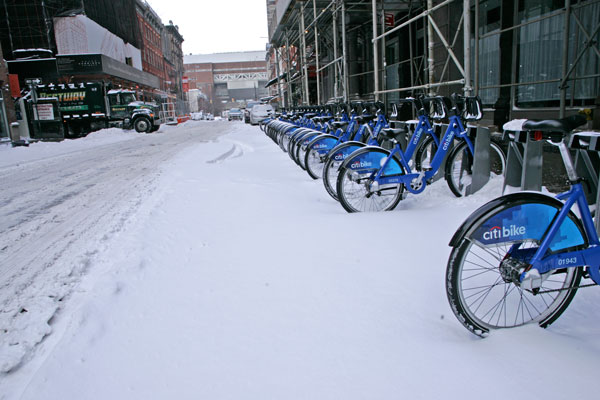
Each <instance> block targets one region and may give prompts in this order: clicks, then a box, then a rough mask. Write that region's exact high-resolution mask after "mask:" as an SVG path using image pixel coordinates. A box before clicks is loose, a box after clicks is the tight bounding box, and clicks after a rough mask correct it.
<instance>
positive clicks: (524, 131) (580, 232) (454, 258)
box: [446, 115, 600, 337]
mask: <svg viewBox="0 0 600 400" xmlns="http://www.w3.org/2000/svg"><path fill="white" fill-rule="evenodd" d="M513 122H515V121H513ZM520 123H521V124H522V126H521V127H518V128H519V129H514V127H511V128H510V129H513V130H514V132H515V133H516V134H517V136H521V137H522V136H523V135H529V136H530V139H531V140H546V141H548V142H550V143H551V144H553V145H555V146H557V147H558V149H559V151H560V154H561V157H562V160H563V162H564V165H565V168H566V171H567V176H568V179H569V183H570V185H571V186H570V189H569V190H568V191H566V192H564V193H560V194H558V195H556V197H552V196H548V195H545V194H541V193H537V192H519V193H512V194H508V195H504V196H501V197H499V198H497V199H494V200H492V201H490V202H488V203H487V204H485V205H484V206H482V207H481V208H479V209H478V210H476V211H475V212H474V213H473V214H472V215H471V216H469V217H468V218H467V220H466V221H465V222H464V223H463V224H462V225H461V226H460V227H459V228H458V230H457V231H456V233H455V234H454V236H453V237H452V240H451V241H450V246H452V252H451V254H450V257H449V260H448V265H447V269H446V293H447V296H448V301H449V303H450V306H451V308H452V311H453V312H454V314H455V315H456V317H457V318H458V320H459V321H460V322H461V323H462V324H463V325H464V326H465V327H466V328H467V329H468V330H469V331H471V332H472V333H474V334H476V335H478V336H482V337H483V336H486V335H487V334H488V333H489V332H490V331H491V330H494V329H502V328H512V327H517V326H521V325H524V324H529V323H535V324H539V325H540V326H541V327H547V326H548V325H550V324H552V323H553V322H554V321H556V319H557V318H558V317H559V316H560V315H561V314H562V313H563V312H564V311H565V309H566V308H567V307H568V306H569V303H570V302H571V300H572V299H573V296H575V293H576V292H577V290H578V289H579V288H581V287H586V286H595V285H598V284H600V241H599V239H598V234H597V233H596V229H595V226H594V221H593V219H592V215H591V213H590V209H589V205H588V202H587V200H586V196H585V194H584V189H583V187H582V179H581V178H579V177H578V176H577V173H576V172H575V167H574V165H573V161H572V159H571V154H570V153H569V148H568V147H574V148H577V146H574V145H573V144H574V143H576V142H577V143H582V144H583V146H582V147H579V148H585V143H588V145H589V142H590V141H591V140H590V136H592V135H595V136H596V137H595V139H596V140H597V139H598V136H599V135H598V133H590V132H584V133H572V131H573V130H574V129H575V128H577V127H579V126H581V125H583V124H584V123H585V118H584V117H582V116H580V115H574V116H571V117H567V118H564V119H559V120H545V121H532V120H528V121H525V122H524V123H523V121H521V122H520ZM507 129H509V127H508V125H505V130H507ZM586 135H587V138H586ZM513 139H514V136H513ZM520 141H523V140H522V139H521V140H520ZM569 141H570V142H569ZM568 143H571V145H570V146H567V144H568ZM575 205H577V209H578V211H579V215H577V214H576V213H574V212H573V210H574V207H575ZM582 278H586V279H587V278H589V279H591V281H592V282H591V283H586V284H582V282H581V281H582Z"/></svg>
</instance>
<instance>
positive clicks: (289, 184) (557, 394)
mask: <svg viewBox="0 0 600 400" xmlns="http://www.w3.org/2000/svg"><path fill="white" fill-rule="evenodd" d="M0 166H1V167H2V172H1V173H0V188H1V192H0V307H1V310H0V370H1V372H0V398H1V399H11V400H12V399H145V400H147V399H166V398H173V399H211V400H212V399H256V400H258V399H261V400H262V399H286V400H287V399H345V400H346V399H397V398H407V399H441V398H448V399H475V398H485V399H532V398H533V399H566V398H569V399H595V398H597V395H594V393H595V390H594V389H593V385H594V383H595V382H596V381H597V376H598V369H599V368H600V343H599V342H598V338H599V337H600V307H598V304H599V303H600V291H599V290H598V288H591V289H583V290H580V291H579V292H578V293H577V295H576V297H575V299H574V301H573V302H572V304H571V305H570V307H569V309H568V310H567V311H566V312H565V313H564V314H563V316H561V318H560V319H559V320H558V321H557V322H556V323H555V324H554V325H552V326H551V327H550V328H548V329H546V330H543V329H540V328H539V327H536V326H527V327H525V328H519V329H514V330H507V331H496V332H493V333H492V334H491V335H490V336H489V337H488V338H486V339H479V338H477V337H475V336H473V335H472V334H470V333H469V332H468V331H467V330H466V329H464V328H463V327H462V325H461V324H460V323H459V322H458V321H457V320H456V318H455V317H454V315H453V314H452V311H451V310H450V308H449V306H448V302H447V299H446V292H445V286H444V285H445V276H444V274H445V268H446V261H447V258H448V255H449V252H450V248H449V247H448V241H449V240H450V237H451V236H452V234H453V233H454V231H455V230H456V228H457V227H458V226H459V225H460V223H461V222H462V221H463V220H464V219H465V218H466V217H467V216H468V215H469V214H470V213H471V212H472V211H473V210H475V209H476V208H477V207H479V206H480V205H482V204H483V203H484V202H485V201H487V200H488V199H491V198H493V197H496V196H497V195H499V194H500V186H501V183H500V182H499V181H498V180H496V181H493V182H491V183H490V184H488V186H486V188H484V190H482V191H481V192H479V193H477V194H475V195H473V196H470V197H468V198H463V199H457V198H455V197H454V196H453V195H452V193H451V192H450V190H449V189H448V187H447V185H446V184H445V182H443V181H441V182H437V183H435V184H433V185H432V187H430V188H429V189H428V190H427V191H426V192H425V193H423V194H422V195H420V196H409V197H408V198H407V199H405V200H403V201H402V202H401V203H400V205H399V206H398V207H397V209H396V210H394V211H391V212H387V213H378V214H373V213H365V214H347V213H346V212H345V211H344V210H343V209H342V207H341V206H340V205H339V204H338V203H336V202H335V201H334V200H332V199H331V197H329V195H328V194H327V193H326V192H325V189H324V188H323V184H322V182H321V181H320V180H319V181H313V180H312V179H311V178H310V177H309V176H308V175H307V173H306V172H305V171H302V170H301V169H300V168H299V167H297V166H296V165H295V164H293V162H292V161H291V160H290V158H289V157H288V155H287V154H285V153H283V152H281V150H280V149H279V148H278V147H277V146H276V145H275V144H274V143H273V142H272V141H271V140H270V139H269V138H268V137H267V136H265V134H264V133H263V132H262V131H261V130H260V129H259V128H258V127H252V126H249V125H244V124H243V123H238V122H231V123H228V122H224V121H215V122H204V121H188V122H187V123H185V124H183V125H180V126H177V127H163V128H161V130H160V131H159V132H158V133H156V134H149V135H143V134H136V133H134V132H122V131H120V130H105V131H100V132H97V133H94V134H91V135H89V136H88V137H87V138H85V139H79V140H74V141H66V142H62V143H39V144H33V145H32V146H30V148H18V149H9V148H0Z"/></svg>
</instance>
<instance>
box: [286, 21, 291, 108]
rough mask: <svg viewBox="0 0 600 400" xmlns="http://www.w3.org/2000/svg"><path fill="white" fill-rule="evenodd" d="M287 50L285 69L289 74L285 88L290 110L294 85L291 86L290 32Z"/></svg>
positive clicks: (287, 34) (287, 104)
mask: <svg viewBox="0 0 600 400" xmlns="http://www.w3.org/2000/svg"><path fill="white" fill-rule="evenodd" d="M285 49H286V55H287V60H286V63H285V64H286V65H285V69H286V72H287V76H286V77H285V87H286V92H287V99H286V107H287V108H289V107H291V105H292V85H291V84H290V80H291V78H292V71H291V66H290V58H291V57H290V36H289V32H288V31H286V32H285Z"/></svg>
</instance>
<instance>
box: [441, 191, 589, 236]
mask: <svg viewBox="0 0 600 400" xmlns="http://www.w3.org/2000/svg"><path fill="white" fill-rule="evenodd" d="M519 203H521V204H525V203H539V204H545V205H548V206H551V207H554V208H556V209H557V210H558V209H560V208H561V207H562V206H563V203H562V202H561V201H559V200H558V199H556V198H554V197H552V196H549V195H545V194H542V193H537V192H518V193H511V194H507V195H504V196H501V197H498V198H496V199H494V200H491V201H489V202H488V203H486V204H484V205H483V206H481V207H480V208H478V209H477V210H475V212H473V213H472V214H471V215H469V217H468V218H467V219H466V220H465V221H464V222H463V223H462V225H461V226H460V227H459V228H458V230H457V231H456V232H455V233H454V235H453V236H452V239H450V243H449V246H451V247H458V246H459V245H460V243H461V240H462V238H464V237H465V236H467V235H468V234H470V233H471V231H472V230H473V229H474V226H475V224H476V223H477V222H478V221H479V220H480V219H481V218H483V217H484V216H485V215H486V214H489V213H490V212H492V211H493V210H494V209H497V208H499V207H501V206H503V205H506V206H508V205H509V204H510V205H511V206H516V205H519ZM569 215H570V217H571V219H572V220H573V221H575V223H576V224H577V226H578V228H579V232H580V234H581V239H582V240H583V241H584V242H585V243H587V242H588V240H587V237H586V235H585V233H584V232H585V230H584V229H583V227H582V225H581V221H580V220H579V218H577V216H575V214H573V212H572V211H571V212H570V213H569Z"/></svg>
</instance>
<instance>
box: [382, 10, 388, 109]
mask: <svg viewBox="0 0 600 400" xmlns="http://www.w3.org/2000/svg"><path fill="white" fill-rule="evenodd" d="M381 31H382V32H385V12H384V10H383V4H382V5H381ZM381 64H383V69H382V70H383V73H382V79H381V90H383V91H385V90H386V89H387V71H386V59H385V36H384V37H382V38H381ZM386 103H387V93H385V94H384V95H383V104H386Z"/></svg>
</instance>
